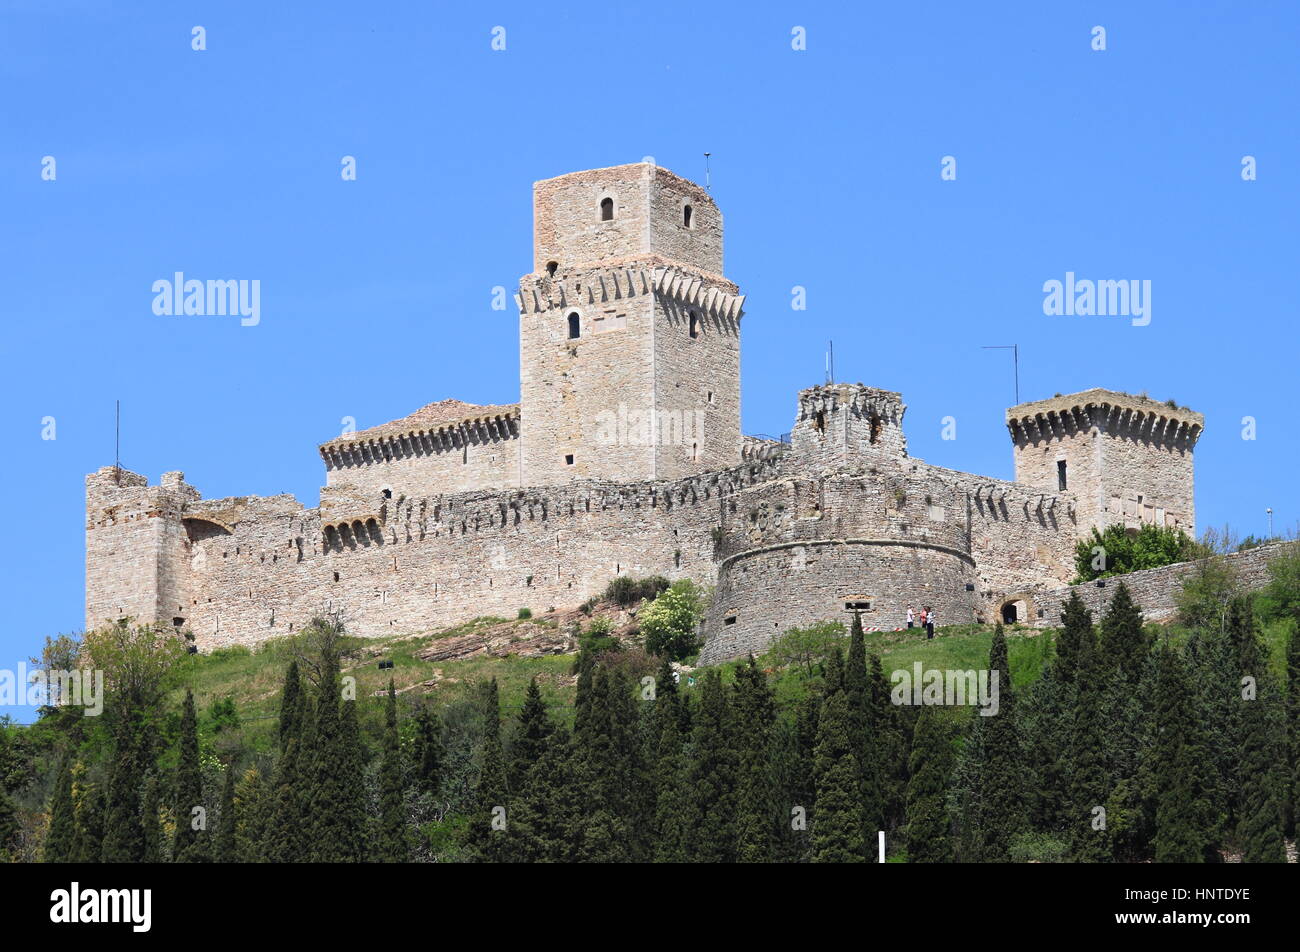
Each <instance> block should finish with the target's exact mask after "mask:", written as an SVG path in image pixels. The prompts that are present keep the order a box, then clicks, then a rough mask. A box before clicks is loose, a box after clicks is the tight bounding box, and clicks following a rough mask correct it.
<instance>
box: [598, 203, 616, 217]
mask: <svg viewBox="0 0 1300 952" xmlns="http://www.w3.org/2000/svg"><path fill="white" fill-rule="evenodd" d="M600 220H601V221H613V220H614V200H613V199H612V198H602V199H601V200H600Z"/></svg>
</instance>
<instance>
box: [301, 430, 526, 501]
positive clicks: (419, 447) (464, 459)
mask: <svg viewBox="0 0 1300 952" xmlns="http://www.w3.org/2000/svg"><path fill="white" fill-rule="evenodd" d="M374 442H375V441H371V443H372V444H373V443H374ZM321 455H322V457H324V459H325V481H326V485H327V486H331V487H333V486H344V485H350V486H355V487H357V488H359V489H363V490H367V491H370V492H375V493H378V492H379V491H380V490H381V489H384V488H385V487H387V488H390V489H392V490H393V492H394V493H395V494H396V493H399V492H400V493H406V494H407V495H426V494H428V493H435V492H469V491H471V490H475V489H493V488H497V489H500V488H505V487H507V486H518V485H519V431H518V428H517V427H515V428H513V429H511V430H509V431H507V430H505V429H502V430H499V431H493V432H488V431H487V430H486V429H485V428H481V427H464V428H461V429H460V430H459V431H457V432H454V433H451V434H448V435H443V434H438V435H437V437H436V438H435V437H434V436H431V435H426V436H425V437H423V438H418V437H415V436H412V437H410V438H406V439H403V440H398V441H393V447H392V448H390V449H389V450H388V451H387V452H386V453H385V452H380V451H379V450H378V449H374V450H373V451H372V452H371V453H367V454H365V455H362V454H360V453H356V452H352V453H348V452H343V451H340V450H335V449H333V448H332V447H326V448H325V449H323V450H322V452H321Z"/></svg>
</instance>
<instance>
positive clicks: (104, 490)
mask: <svg viewBox="0 0 1300 952" xmlns="http://www.w3.org/2000/svg"><path fill="white" fill-rule="evenodd" d="M148 482H149V481H148V480H147V479H146V478H145V477H144V476H141V475H140V474H138V473H132V472H130V471H128V470H124V469H119V468H117V467H113V466H105V467H103V468H102V469H100V470H99V471H97V472H94V473H91V474H90V475H88V476H87V477H86V627H87V628H88V629H93V628H97V627H99V626H100V625H102V624H104V623H105V622H106V621H116V620H118V619H121V618H133V619H136V620H137V621H143V622H153V621H160V620H166V621H173V620H174V619H178V618H179V619H181V620H182V622H183V620H184V616H185V614H186V613H185V606H186V605H187V604H189V596H188V591H189V584H190V578H189V571H188V568H189V566H188V561H187V559H186V557H185V552H186V539H185V528H184V525H183V522H182V514H183V512H184V509H185V506H186V505H187V504H188V503H189V502H190V501H192V500H194V499H197V498H198V492H197V491H196V490H195V489H194V488H193V487H192V486H187V485H186V484H185V481H184V475H183V474H182V473H166V474H165V475H164V476H163V481H162V485H159V486H150V485H149V484H148Z"/></svg>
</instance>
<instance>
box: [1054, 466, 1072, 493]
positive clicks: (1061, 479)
mask: <svg viewBox="0 0 1300 952" xmlns="http://www.w3.org/2000/svg"><path fill="white" fill-rule="evenodd" d="M1056 488H1057V489H1059V490H1060V491H1061V492H1065V490H1066V489H1068V488H1069V486H1068V484H1067V482H1066V479H1065V460H1063V459H1058V460H1057V461H1056Z"/></svg>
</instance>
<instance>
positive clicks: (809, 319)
mask: <svg viewBox="0 0 1300 952" xmlns="http://www.w3.org/2000/svg"><path fill="white" fill-rule="evenodd" d="M127 6H128V5H124V4H110V3H92V2H65V3H54V2H48V3H47V2H45V0H22V2H5V3H0V11H3V12H2V13H0V86H2V87H3V89H4V92H3V93H2V94H0V208H3V213H2V214H3V217H2V218H0V222H2V223H3V224H2V227H0V261H2V262H3V271H2V272H0V273H2V274H3V276H4V278H5V281H4V284H5V294H4V302H5V314H4V319H3V325H2V326H3V332H2V334H0V357H2V358H3V360H4V366H5V368H6V372H5V374H3V375H2V376H0V396H2V397H3V399H2V401H0V407H3V412H2V413H0V427H3V433H2V434H0V435H2V437H3V445H4V447H5V449H6V461H5V465H4V466H3V467H0V491H3V498H4V499H5V501H6V517H7V519H8V526H9V528H8V539H7V544H6V545H5V546H4V569H5V573H4V574H5V579H6V582H7V589H8V597H7V599H6V609H7V610H6V612H5V614H6V624H5V625H4V627H3V631H2V633H0V668H11V669H12V668H14V667H15V666H16V665H17V663H18V661H19V660H21V659H23V658H26V657H27V656H28V655H30V654H32V653H34V652H35V651H36V650H37V649H38V647H39V645H40V644H41V641H42V639H43V638H44V636H45V635H47V634H55V633H58V632H67V631H76V630H79V629H80V627H81V625H82V619H83V610H84V602H83V584H84V563H83V560H84V511H83V506H84V482H83V480H84V475H85V474H86V473H87V472H90V471H92V470H94V469H96V468H98V467H100V466H103V465H106V464H111V463H112V461H113V402H114V400H115V399H120V400H121V401H122V406H123V436H122V463H123V465H124V466H126V467H127V468H129V469H133V470H135V471H137V472H141V473H144V474H146V475H148V476H149V477H150V479H151V480H152V481H154V482H156V481H157V479H158V477H159V475H160V474H161V473H162V472H163V471H165V470H171V469H181V470H184V471H185V473H186V474H187V478H188V479H189V481H190V482H192V483H193V484H194V485H196V486H197V487H198V488H199V489H200V490H201V491H202V492H203V494H204V495H205V496H214V497H215V496H225V495H234V494H245V493H261V494H274V493H279V492H285V491H289V492H293V493H294V494H296V495H297V496H298V498H299V499H300V500H301V501H303V502H304V503H306V504H307V505H309V506H310V505H314V504H315V503H316V501H317V491H318V487H319V485H320V484H321V483H322V482H323V470H322V464H321V461H320V459H319V457H318V456H317V455H316V452H315V446H316V444H318V443H320V442H322V441H324V440H326V439H330V438H332V437H333V436H335V435H337V433H338V432H339V429H340V420H341V419H342V418H343V417H345V416H353V417H355V418H356V421H357V425H358V427H365V426H371V425H374V424H377V423H380V422H383V421H385V420H388V419H392V418H394V417H398V416H401V415H404V414H406V413H408V412H410V411H411V410H413V409H415V408H416V407H418V406H420V405H422V404H424V403H427V402H429V401H432V400H436V399H441V398H445V397H456V398H459V399H463V400H467V401H472V402H482V403H489V402H512V401H514V400H517V399H518V394H519V390H518V360H519V354H518V341H517V315H516V314H515V313H514V311H513V306H512V307H511V309H509V310H507V311H504V312H503V311H495V310H492V308H491V301H492V289H493V288H494V287H496V286H498V285H504V286H505V287H507V288H511V289H512V288H513V287H514V286H516V284H517V282H518V278H519V276H520V275H521V274H523V273H525V272H527V271H528V270H530V267H531V247H532V245H531V241H532V236H531V217H530V216H531V209H530V198H531V193H530V189H531V184H532V182H533V181H535V180H537V179H541V178H547V177H550V176H554V175H558V174H562V173H564V172H568V171H574V170H577V169H584V168H595V167H601V166H608V165H617V164H622V163H626V162H636V161H640V160H641V159H642V157H644V156H647V155H651V156H654V157H655V159H656V160H657V161H658V163H659V164H660V165H662V166H665V167H667V168H670V169H672V170H674V171H676V172H678V173H679V174H682V175H685V176H687V177H689V178H693V179H697V180H702V179H703V175H704V159H703V153H704V152H705V151H708V152H711V153H712V159H711V163H712V182H713V195H714V197H715V199H716V200H717V202H718V204H719V205H720V206H721V208H722V210H723V213H724V215H725V217H726V227H727V235H726V271H727V274H728V276H730V277H731V278H732V280H734V281H736V282H737V283H738V284H739V285H740V286H741V289H742V291H743V292H745V293H747V294H748V300H747V306H746V311H747V316H746V318H745V320H744V324H743V338H742V339H743V344H742V387H743V400H744V403H743V419H744V428H745V430H746V431H747V432H766V433H780V432H783V431H785V430H788V429H790V426H791V424H792V422H793V416H794V407H795V392H796V391H797V390H798V389H800V388H801V387H806V386H809V385H811V384H814V383H817V382H820V380H821V379H822V376H823V365H824V353H825V349H826V341H827V340H830V339H833V340H834V342H835V354H836V369H837V376H838V377H839V378H840V379H845V380H860V381H862V382H864V383H868V384H871V385H874V386H879V387H885V388H888V389H892V390H900V391H902V393H903V395H904V399H905V401H906V403H907V404H908V408H909V409H908V412H907V418H906V421H905V426H906V430H907V434H908V438H909V447H910V450H911V452H912V454H913V455H915V456H919V457H921V458H923V459H926V460H928V461H929V462H932V463H935V464H938V465H943V466H950V467H953V468H957V469H962V470H969V471H973V472H978V473H985V474H989V475H993V476H999V477H1004V478H1010V477H1011V475H1012V457H1011V448H1010V442H1009V439H1008V437H1007V433H1006V429H1005V427H1004V425H1003V423H1002V419H1003V417H1002V414H1003V410H1004V409H1005V407H1007V406H1008V405H1009V404H1010V403H1011V402H1012V387H1013V384H1012V376H1011V361H1010V357H1009V355H1007V354H1005V353H1003V352H997V351H984V350H981V349H980V347H981V345H985V344H1010V343H1018V344H1019V345H1020V347H1021V355H1020V358H1021V359H1020V371H1021V377H1020V392H1021V398H1022V399H1024V400H1030V399H1039V398H1043V397H1049V396H1051V395H1052V394H1053V393H1054V392H1057V391H1060V392H1070V391H1074V390H1081V389H1086V388H1089V387H1094V386H1102V387H1111V388H1116V389H1124V390H1129V391H1133V392H1138V391H1143V390H1145V391H1148V392H1149V393H1150V395H1151V396H1153V397H1156V398H1158V399H1162V400H1163V399H1167V398H1170V397H1172V398H1174V399H1176V400H1178V401H1179V402H1180V403H1183V404H1186V405H1190V406H1191V407H1193V408H1194V409H1197V410H1199V411H1201V412H1203V413H1204V414H1205V416H1206V432H1205V434H1204V436H1203V438H1202V439H1201V441H1200V444H1199V447H1198V452H1197V487H1196V488H1197V493H1196V495H1197V510H1198V511H1197V516H1198V522H1199V524H1200V525H1201V526H1202V527H1204V526H1207V525H1219V524H1222V523H1225V522H1228V523H1231V524H1232V525H1233V526H1235V527H1236V528H1237V529H1238V530H1239V531H1240V532H1242V533H1248V532H1254V533H1263V532H1264V531H1265V530H1266V527H1267V524H1266V521H1265V519H1266V517H1265V514H1264V510H1265V508H1266V507H1268V506H1271V507H1272V508H1273V509H1274V512H1275V516H1274V518H1275V520H1276V523H1277V525H1278V527H1279V528H1281V527H1283V526H1292V525H1294V524H1295V523H1296V521H1297V519H1298V518H1300V499H1298V498H1297V495H1298V494H1297V492H1296V489H1295V472H1296V470H1297V466H1298V464H1300V454H1298V453H1297V448H1296V447H1297V437H1298V436H1300V434H1298V433H1297V429H1298V427H1297V422H1296V412H1295V409H1296V408H1295V406H1294V401H1295V398H1296V394H1297V387H1296V383H1295V377H1296V375H1295V370H1294V360H1295V357H1294V353H1295V344H1296V333H1295V330H1294V328H1295V320H1296V309H1297V303H1296V294H1295V290H1294V285H1293V283H1292V282H1293V281H1294V277H1295V275H1296V261H1295V255H1296V249H1297V241H1296V229H1297V227H1298V224H1297V223H1300V207H1298V206H1300V199H1298V195H1300V192H1298V190H1297V185H1296V182H1297V174H1300V133H1298V132H1297V115H1300V112H1298V110H1297V88H1298V87H1300V83H1298V82H1297V80H1298V79H1300V77H1298V75H1297V74H1298V73H1300V65H1297V64H1298V63H1300V57H1297V56H1296V52H1295V51H1296V49H1297V46H1300V42H1298V41H1300V36H1298V33H1300V30H1298V29H1297V28H1298V27H1300V13H1298V12H1297V9H1298V8H1297V7H1295V6H1293V5H1284V4H1280V3H1269V2H1265V3H1259V4H1241V3H1229V2H1222V3H1218V2H1201V3H1195V4H1188V3H1172V2H1169V3H1158V2H1146V3H1142V4H1133V3H1069V2H1061V3H1051V4H1044V3H1040V2H1035V3H1006V4H972V3H965V2H955V0H954V2H947V3H924V2H915V3H906V4H854V5H852V6H849V5H843V6H840V5H835V6H832V5H828V4H812V5H806V4H793V3H767V4H753V3H745V4H739V3H713V4H701V3H672V2H664V3H656V4H637V5H630V4H629V5H625V4H611V3H563V2H556V3H547V4H535V3H529V4H522V3H505V4H475V5H472V6H473V7H475V8H476V9H472V10H462V11H455V10H447V9H444V8H443V7H444V5H441V4H439V5H434V4H430V3H406V2H392V3H385V4H372V5H367V4H354V3H346V4H344V3H322V4H311V5H306V4H293V5H287V4H266V3H261V2H257V3H253V2H223V3H182V4H177V3H151V2H141V3H134V4H130V5H129V9H122V8H123V7H127ZM467 6H469V5H467ZM195 25H201V26H202V27H204V28H205V30H206V45H207V49H206V50H204V51H201V52H199V51H195V50H193V49H192V48H191V30H192V28H193V27H194V26H195ZM1096 25H1101V26H1104V27H1105V29H1106V47H1107V48H1106V50H1105V51H1101V52H1098V51H1094V50H1093V49H1092V48H1091V43H1092V36H1091V32H1092V29H1093V27H1094V26H1096ZM496 26H503V27H504V28H505V38H506V49H505V50H504V51H494V50H493V49H492V48H491V41H492V31H493V28H494V27H496ZM795 27H803V28H804V29H805V30H806V36H807V49H806V50H802V51H796V50H793V49H792V48H791V39H792V30H793V29H794V28H795ZM345 155H352V156H355V157H356V161H357V180H356V181H353V182H345V181H343V180H342V178H341V176H340V162H341V159H342V157H343V156H345ZM946 155H951V156H954V157H955V158H956V160H957V179H956V180H955V181H942V180H941V178H940V162H941V159H942V157H943V156H946ZM1246 155H1251V156H1254V157H1255V158H1256V161H1257V163H1258V180H1257V181H1252V182H1246V181H1243V180H1242V177H1241V162H1242V157H1243V156H1246ZM45 156H53V157H54V158H55V161H56V163H57V164H56V172H57V177H56V179H55V180H54V181H44V180H42V177H41V167H42V160H43V157H45ZM175 271H184V272H185V273H186V274H187V275H189V276H191V277H199V278H244V279H258V280H260V281H261V286H262V300H261V322H260V324H258V325H257V326H255V327H243V326H240V323H239V321H238V319H237V318H216V317H160V316H157V315H155V314H154V313H153V311H152V308H151V304H152V301H153V293H152V291H151V286H152V283H153V282H154V281H155V280H157V279H159V278H170V277H171V275H172V274H173V273H174V272H175ZM1067 271H1073V272H1075V273H1076V275H1078V276H1079V277H1081V278H1095V279H1100V278H1106V279H1139V280H1150V281H1151V282H1152V312H1151V317H1152V320H1151V322H1150V324H1149V325H1148V326H1145V327H1135V326H1133V325H1132V323H1131V322H1130V321H1129V320H1127V319H1124V318H1115V317H1095V316H1094V317H1064V316H1059V317H1058V316H1053V317H1049V316H1046V315H1044V313H1043V308H1042V303H1043V292H1042V286H1043V283H1044V282H1045V281H1048V280H1050V279H1053V278H1055V279H1058V280H1059V279H1063V278H1064V276H1065V273H1066V272H1067ZM796 285H797V286H802V287H804V288H806V289H807V305H808V306H807V310H806V311H794V310H792V309H791V306H790V302H791V288H793V287H794V286H796ZM948 415H952V416H955V417H956V418H957V436H958V438H957V439H956V440H953V441H944V440H942V439H941V420H942V418H943V417H945V416H948ZM1245 416H1252V417H1254V418H1255V419H1256V421H1257V438H1256V439H1255V440H1253V441H1248V440H1243V439H1242V438H1241V430H1242V424H1241V420H1242V417H1245ZM46 417H53V418H54V419H55V421H56V427H57V429H56V436H57V438H56V439H54V440H47V439H42V420H43V418H46ZM19 713H20V716H21V712H19Z"/></svg>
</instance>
